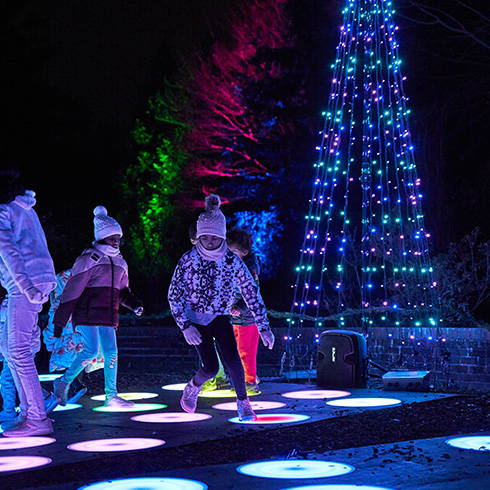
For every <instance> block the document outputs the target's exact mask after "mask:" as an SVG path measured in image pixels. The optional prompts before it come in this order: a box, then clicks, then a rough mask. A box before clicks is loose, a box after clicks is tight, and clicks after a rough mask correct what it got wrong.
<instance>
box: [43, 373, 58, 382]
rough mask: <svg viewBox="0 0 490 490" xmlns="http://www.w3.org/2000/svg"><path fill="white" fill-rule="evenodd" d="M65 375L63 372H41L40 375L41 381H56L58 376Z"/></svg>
mask: <svg viewBox="0 0 490 490" xmlns="http://www.w3.org/2000/svg"><path fill="white" fill-rule="evenodd" d="M61 376H63V373H61V374H40V375H39V381H41V382H42V381H54V380H55V379H57V378H61Z"/></svg>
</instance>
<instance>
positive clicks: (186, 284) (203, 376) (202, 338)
mask: <svg viewBox="0 0 490 490" xmlns="http://www.w3.org/2000/svg"><path fill="white" fill-rule="evenodd" d="M220 204H221V200H220V198H219V197H218V196H216V195H210V196H208V197H207V198H206V211H205V212H204V213H202V214H201V215H200V216H199V219H198V221H197V243H196V245H195V247H193V248H192V249H191V250H189V251H188V252H186V253H185V254H184V255H183V256H182V258H181V259H180V261H179V263H178V264H177V267H176V269H175V272H174V274H173V277H172V281H171V283H170V288H169V292H168V301H169V303H170V309H171V311H172V314H173V316H174V319H175V321H176V323H177V325H178V326H179V327H180V329H181V330H182V333H183V335H184V337H185V340H186V341H187V343H188V344H190V345H194V346H195V347H196V350H197V352H198V354H199V357H200V359H201V368H200V369H199V371H198V372H197V373H196V374H195V376H194V377H193V378H192V379H191V380H190V381H189V383H187V386H186V387H185V388H184V392H183V394H182V398H181V401H180V404H181V406H182V408H183V409H184V410H185V411H186V412H190V413H193V412H194V411H195V410H196V406H197V397H198V396H199V393H200V391H201V387H202V385H203V384H204V383H205V382H206V381H207V380H208V379H211V378H214V377H215V376H216V374H217V372H218V367H219V365H218V355H217V353H216V348H215V345H214V342H215V341H216V343H217V344H218V345H219V347H220V350H221V353H222V354H223V360H224V362H225V364H226V366H227V368H228V372H229V373H230V377H231V379H232V381H233V385H234V387H235V391H236V395H237V411H238V417H239V419H240V420H243V421H247V420H248V421H250V420H255V419H256V415H255V413H254V412H253V410H252V408H251V406H250V403H249V400H248V398H247V390H246V387H245V375H244V371H243V366H242V363H241V360H240V356H239V354H238V350H237V345H236V340H235V335H234V333H233V326H232V324H231V321H230V317H229V315H230V311H231V308H232V307H233V304H234V302H235V296H236V290H237V288H238V290H239V291H240V292H241V294H242V297H243V299H244V301H245V303H246V304H247V306H248V307H249V309H250V311H251V312H252V315H253V316H254V318H255V322H256V324H257V327H258V329H259V332H260V336H261V338H262V341H263V343H264V345H266V346H268V347H269V349H272V347H273V345H274V335H273V333H272V332H271V330H270V328H269V321H268V319H267V313H266V308H265V305H264V302H263V300H262V297H261V295H260V292H259V290H258V287H257V284H256V282H255V280H254V278H253V277H252V275H251V274H250V271H249V270H248V268H247V266H246V265H245V264H244V263H243V261H242V260H241V259H240V258H239V257H238V256H237V255H235V254H234V253H233V252H231V250H230V249H229V248H228V246H227V244H226V218H225V216H224V215H223V213H222V212H221V211H220V209H219V206H220Z"/></svg>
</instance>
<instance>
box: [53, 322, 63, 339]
mask: <svg viewBox="0 0 490 490" xmlns="http://www.w3.org/2000/svg"><path fill="white" fill-rule="evenodd" d="M62 332H63V327H61V326H60V325H55V326H54V336H55V337H56V338H57V339H59V338H60V337H61V333H62Z"/></svg>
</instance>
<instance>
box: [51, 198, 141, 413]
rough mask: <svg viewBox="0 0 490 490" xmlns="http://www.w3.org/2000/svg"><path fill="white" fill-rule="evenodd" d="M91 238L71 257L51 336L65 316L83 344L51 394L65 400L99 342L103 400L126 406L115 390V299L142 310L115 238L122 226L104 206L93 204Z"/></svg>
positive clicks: (63, 402)
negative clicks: (80, 336) (71, 264)
mask: <svg viewBox="0 0 490 490" xmlns="http://www.w3.org/2000/svg"><path fill="white" fill-rule="evenodd" d="M94 215H95V218H94V234H95V241H94V242H93V244H92V247H89V248H88V249H86V250H85V251H84V252H83V253H82V255H80V257H78V259H77V260H76V262H75V265H74V266H73V268H72V273H71V277H70V278H69V280H68V282H67V283H66V286H65V289H64V290H63V293H62V295H61V298H60V304H59V306H58V309H57V310H56V313H55V315H54V319H53V323H54V336H55V337H60V336H61V334H62V333H63V329H65V327H66V325H67V322H68V320H69V318H70V316H71V319H72V324H73V326H74V327H77V330H78V331H79V332H80V333H81V334H82V340H83V344H84V348H83V350H82V351H81V352H80V354H78V356H77V357H76V358H75V360H74V361H73V363H72V364H71V365H70V367H69V368H68V369H67V370H66V371H65V373H64V374H63V376H62V377H61V378H57V379H55V381H54V383H53V385H54V394H55V396H56V397H58V398H59V400H60V404H61V405H66V403H67V395H68V389H69V387H70V384H71V383H72V382H73V380H74V379H75V378H76V377H77V376H78V375H79V374H80V373H81V372H82V371H83V369H84V368H85V367H86V366H87V365H88V364H89V363H92V362H93V361H94V359H95V358H96V357H97V354H98V351H99V344H100V347H101V349H102V353H103V356H104V381H105V394H106V401H105V406H107V407H115V408H127V407H130V406H133V405H134V403H133V402H131V401H127V400H124V399H122V398H120V397H119V396H117V389H116V380H117V343H116V329H117V326H118V325H119V304H122V305H123V306H125V307H127V308H129V309H130V310H133V311H134V313H136V314H137V315H141V314H142V313H143V306H142V303H141V301H140V300H139V299H138V298H136V297H135V296H134V295H133V294H132V293H131V291H130V289H129V282H128V265H127V263H126V261H125V260H124V259H123V257H122V255H121V253H120V251H119V244H120V242H121V237H122V234H123V233H122V229H121V227H120V226H119V223H118V222H117V221H116V220H115V219H114V218H111V217H110V216H107V210H106V208H105V207H104V206H97V207H96V208H95V209H94Z"/></svg>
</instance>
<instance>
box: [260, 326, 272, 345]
mask: <svg viewBox="0 0 490 490" xmlns="http://www.w3.org/2000/svg"><path fill="white" fill-rule="evenodd" d="M260 338H261V339H262V343H263V344H264V345H265V346H266V347H269V350H270V349H272V348H273V347H274V340H275V338H274V334H273V333H272V331H271V330H262V332H260Z"/></svg>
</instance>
